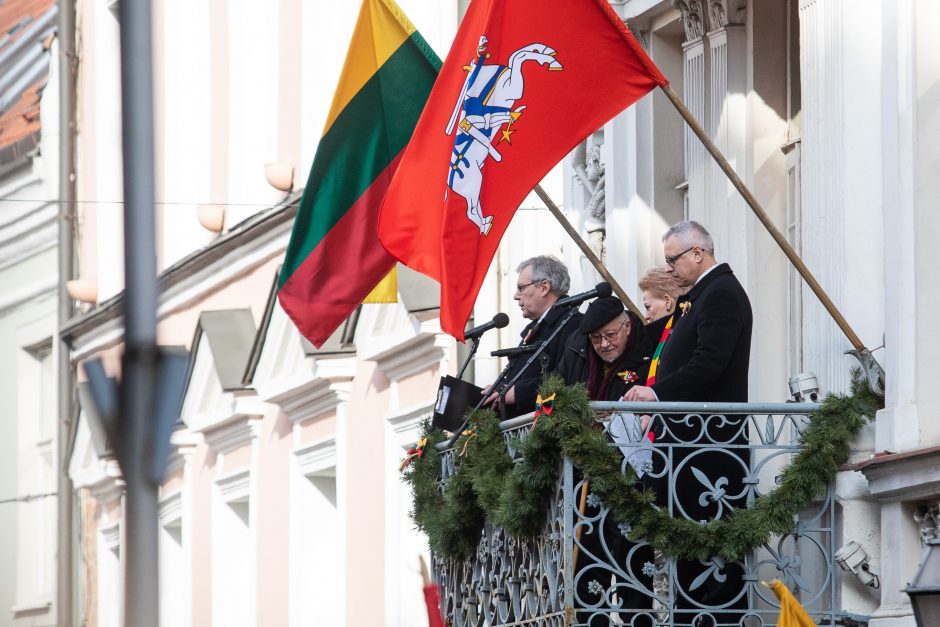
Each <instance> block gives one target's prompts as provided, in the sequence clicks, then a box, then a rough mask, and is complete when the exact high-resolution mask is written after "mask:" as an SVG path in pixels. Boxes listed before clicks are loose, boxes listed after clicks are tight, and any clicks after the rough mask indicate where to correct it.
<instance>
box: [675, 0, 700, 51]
mask: <svg viewBox="0 0 940 627" xmlns="http://www.w3.org/2000/svg"><path fill="white" fill-rule="evenodd" d="M672 6H674V7H675V9H676V10H677V11H678V12H679V13H680V14H682V24H683V26H685V40H686V41H694V40H696V39H701V38H702V36H703V35H704V34H705V12H704V9H703V7H702V0H672Z"/></svg>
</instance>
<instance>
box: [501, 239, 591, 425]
mask: <svg viewBox="0 0 940 627" xmlns="http://www.w3.org/2000/svg"><path fill="white" fill-rule="evenodd" d="M516 270H517V272H519V278H518V280H517V282H516V293H515V296H514V298H515V299H516V302H517V303H518V304H519V309H520V310H521V311H522V317H523V318H526V319H527V320H530V322H529V324H528V325H526V327H525V328H524V329H523V330H522V342H521V343H520V346H527V345H537V344H539V343H541V342H543V341H545V340H546V339H548V338H549V337H550V336H551V335H552V333H554V331H555V328H556V327H557V326H558V325H559V324H561V322H562V318H563V317H564V314H565V313H567V311H568V309H567V308H566V307H562V308H556V307H553V305H554V304H555V302H556V301H557V300H558V299H559V298H564V297H565V296H567V295H568V288H569V286H570V285H571V280H570V278H569V277H568V268H566V267H565V265H564V264H563V263H561V262H560V261H559V260H558V259H556V258H554V257H552V256H550V255H541V256H539V257H532V258H531V259H526V260H525V261H523V262H522V263H521V264H519V267H518V268H517V269H516ZM581 317H582V315H581V314H580V313H578V314H575V315H574V316H573V317H572V318H571V319H570V320H568V322H567V323H566V325H565V328H563V329H562V330H561V332H560V333H558V334H557V335H556V336H555V338H554V339H553V340H552V341H551V342H550V343H549V345H548V346H547V347H546V349H545V352H544V353H542V356H543V359H540V360H537V361H535V362H533V363H532V364H531V365H530V366H529V367H528V368H527V369H526V370H525V372H524V373H523V375H522V376H521V377H520V378H519V380H518V381H516V383H515V385H513V386H512V387H511V388H509V390H507V391H506V396H505V400H506V410H507V416H519V415H521V414H525V413H528V412H530V411H533V410H534V409H535V397H536V395H537V391H538V386H539V383H541V381H542V371H543V367H544V370H545V372H553V371H554V370H555V369H556V368H557V367H558V363H559V361H560V360H561V354H562V351H563V350H564V346H565V340H566V339H568V336H570V335H571V334H572V333H573V332H574V331H575V330H576V329H577V328H578V325H579V324H580V323H581ZM529 357H530V354H528V353H525V354H521V355H516V356H513V357H510V358H509V365H510V370H509V372H508V376H507V377H506V380H507V381H508V380H510V379H512V378H513V377H514V376H515V375H516V373H517V372H518V370H519V369H521V368H522V367H523V366H524V365H525V363H526V362H527V361H528V359H529ZM540 362H541V363H540ZM487 392H489V388H487V389H486V390H485V391H484V393H487ZM496 398H497V393H496V392H495V391H494V392H493V393H492V394H490V396H489V398H487V401H486V404H491V403H493V402H494V401H496Z"/></svg>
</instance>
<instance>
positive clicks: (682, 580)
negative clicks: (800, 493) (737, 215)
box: [624, 220, 752, 627]
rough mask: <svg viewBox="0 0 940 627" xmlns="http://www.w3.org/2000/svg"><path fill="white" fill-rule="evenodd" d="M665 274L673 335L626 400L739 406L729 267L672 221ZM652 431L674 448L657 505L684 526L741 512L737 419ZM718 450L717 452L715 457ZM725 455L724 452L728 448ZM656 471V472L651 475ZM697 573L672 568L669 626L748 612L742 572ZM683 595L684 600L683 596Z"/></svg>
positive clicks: (744, 310)
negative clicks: (651, 375) (680, 288)
mask: <svg viewBox="0 0 940 627" xmlns="http://www.w3.org/2000/svg"><path fill="white" fill-rule="evenodd" d="M663 251H664V253H665V257H666V265H667V266H668V269H669V272H670V273H671V274H672V275H673V276H675V277H676V279H677V280H678V282H679V283H680V284H681V285H685V286H689V291H688V292H687V293H686V294H685V295H684V296H681V297H679V300H678V304H677V307H676V310H675V312H674V313H673V318H672V331H671V334H670V335H669V336H668V339H666V340H665V344H664V346H663V349H662V353H661V354H660V358H659V363H658V364H657V370H656V379H655V382H654V383H653V384H652V385H651V386H649V387H647V386H639V385H638V386H634V387H633V388H631V389H629V390H627V393H626V394H625V395H624V400H627V401H655V400H659V401H690V402H695V401H708V402H746V401H747V375H748V361H749V357H750V352H751V324H752V316H751V304H750V301H749V300H748V297H747V294H746V293H745V292H744V288H743V287H741V284H740V283H739V282H738V280H737V279H736V278H735V276H734V273H733V272H731V268H730V267H728V264H726V263H722V264H719V263H717V262H716V261H715V246H714V244H713V242H712V238H711V236H710V235H709V234H708V231H706V230H705V229H704V228H703V227H702V225H700V224H698V223H697V222H693V221H691V220H687V221H685V222H680V223H678V224H676V225H675V226H673V227H672V228H670V229H669V230H668V231H666V234H665V235H663ZM660 420H661V421H662V422H661V423H660V424H658V425H657V424H656V423H654V427H653V428H654V430H657V429H659V428H661V426H662V425H663V424H665V425H668V428H669V429H668V432H666V433H665V434H664V436H663V437H662V438H661V437H660V436H659V434H658V433H657V437H656V444H657V446H659V445H675V444H678V445H679V446H676V447H674V448H673V449H672V453H671V455H672V460H671V463H672V468H673V472H674V473H675V474H674V476H673V477H672V481H671V482H670V483H671V484H672V485H673V486H674V487H672V488H670V487H668V486H667V485H666V481H665V480H664V479H661V480H659V482H658V485H656V484H655V483H654V484H651V485H652V487H654V489H655V491H656V492H657V494H658V498H657V501H658V504H659V505H660V506H667V504H669V505H674V506H677V507H678V508H680V509H679V510H677V511H682V512H683V513H684V515H685V516H686V517H688V518H689V519H691V520H695V521H700V520H713V519H715V518H716V517H718V516H722V515H726V514H727V512H728V511H730V510H729V508H743V507H746V505H747V502H746V495H747V489H746V485H745V481H746V475H747V468H749V466H750V456H749V454H748V452H747V449H746V448H743V445H745V444H747V442H748V433H747V423H746V421H745V418H744V417H742V416H734V415H727V416H724V417H722V416H716V417H710V418H708V419H704V418H699V419H694V418H693V419H691V420H687V419H685V418H684V417H683V416H669V415H663V416H662V418H661V419H660ZM714 445H719V446H720V447H726V448H725V450H719V446H714ZM732 446H733V447H734V448H727V447H732ZM654 470H655V471H656V473H657V474H658V473H660V472H662V469H661V468H658V467H656V465H655V464H654ZM706 483H707V484H710V485H712V486H715V485H720V486H721V488H722V494H723V496H722V498H721V499H715V498H711V497H709V496H708V493H709V490H708V489H707V488H706V487H705V484H706ZM706 568H707V567H706V566H702V564H701V563H699V562H685V561H680V562H679V563H678V564H677V566H676V569H677V570H676V572H677V579H678V581H679V585H680V587H681V588H682V590H683V591H684V592H683V593H682V594H680V595H677V601H676V605H675V609H676V620H677V621H689V622H691V623H694V624H701V625H703V627H712V626H713V625H715V624H717V623H720V624H732V623H733V624H737V623H738V622H739V621H740V620H741V616H742V613H743V612H744V611H745V609H746V608H747V597H746V595H745V594H743V593H742V590H743V588H744V585H745V583H744V580H743V575H744V573H743V571H742V569H741V567H740V565H739V564H738V563H730V562H729V563H726V564H725V565H724V566H723V568H722V569H721V572H720V575H721V577H720V578H718V577H707V576H705V575H704V572H705V570H706ZM686 597H688V599H687V598H686ZM698 604H702V605H711V606H720V607H722V608H724V609H725V610H727V611H725V612H715V613H712V614H711V615H710V616H709V617H708V618H707V619H706V618H703V619H701V620H700V619H699V618H696V617H697V616H698V614H699V613H700V611H701V610H700V609H697V608H698V607H700V606H699V605H698Z"/></svg>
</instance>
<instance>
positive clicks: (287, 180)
mask: <svg viewBox="0 0 940 627" xmlns="http://www.w3.org/2000/svg"><path fill="white" fill-rule="evenodd" d="M264 177H265V178H266V179H267V180H268V184H269V185H271V187H273V188H274V189H279V190H281V191H282V192H289V191H291V190H292V189H294V164H293V163H288V162H286V161H277V162H275V163H266V164H264Z"/></svg>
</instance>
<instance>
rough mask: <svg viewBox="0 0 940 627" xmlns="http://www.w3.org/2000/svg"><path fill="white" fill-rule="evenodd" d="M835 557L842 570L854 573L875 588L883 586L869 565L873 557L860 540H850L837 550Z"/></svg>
mask: <svg viewBox="0 0 940 627" xmlns="http://www.w3.org/2000/svg"><path fill="white" fill-rule="evenodd" d="M834 557H835V560H836V564H838V565H839V567H840V568H842V570H844V571H845V572H847V573H852V574H854V575H855V576H856V577H858V578H859V580H860V581H861V582H862V583H863V584H865V585H866V586H871V587H872V588H875V589H877V588H879V587H880V586H881V581H880V580H879V579H878V575H876V574H875V573H873V572H872V571H871V567H870V566H869V562H870V561H871V557H870V556H869V555H868V551H866V550H865V548H864V547H862V545H861V544H859V543H858V542H849V543H848V544H846V545H845V546H843V547H842V548H841V549H839V550H838V551H836V554H835V556H834Z"/></svg>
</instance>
